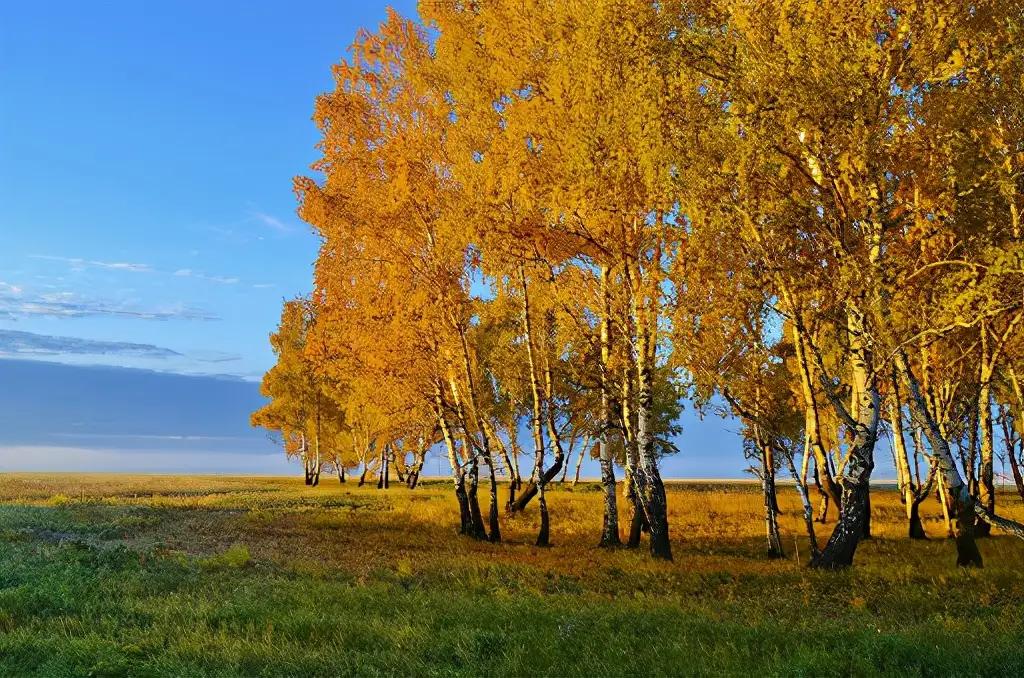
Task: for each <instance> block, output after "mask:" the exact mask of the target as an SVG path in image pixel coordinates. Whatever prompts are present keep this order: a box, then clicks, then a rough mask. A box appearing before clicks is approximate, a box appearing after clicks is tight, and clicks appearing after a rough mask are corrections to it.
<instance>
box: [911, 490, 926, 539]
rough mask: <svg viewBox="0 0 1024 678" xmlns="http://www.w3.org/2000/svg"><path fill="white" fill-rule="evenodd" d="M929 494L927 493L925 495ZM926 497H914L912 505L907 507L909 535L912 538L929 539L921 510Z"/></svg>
mask: <svg viewBox="0 0 1024 678" xmlns="http://www.w3.org/2000/svg"><path fill="white" fill-rule="evenodd" d="M925 496H927V495H925ZM923 500H924V497H921V498H920V499H913V500H911V502H910V505H909V506H908V507H907V513H908V514H909V516H908V526H909V532H910V534H909V536H910V538H911V539H927V538H928V535H927V534H925V531H924V525H922V524H921V512H920V506H921V502H922V501H923Z"/></svg>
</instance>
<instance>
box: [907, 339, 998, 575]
mask: <svg viewBox="0 0 1024 678" xmlns="http://www.w3.org/2000/svg"><path fill="white" fill-rule="evenodd" d="M895 359H896V367H897V369H898V370H899V371H900V374H901V375H902V376H903V379H904V381H905V382H906V383H907V387H908V388H909V390H910V406H911V413H912V414H913V415H914V416H915V418H916V419H917V421H918V425H919V426H920V427H921V428H922V430H923V431H924V433H925V436H927V438H928V442H929V443H930V445H931V448H932V454H933V456H934V459H935V463H936V464H937V465H938V472H940V473H941V474H942V475H941V477H940V480H941V481H943V482H942V485H943V486H944V487H945V489H946V490H947V491H948V492H949V495H950V497H951V498H952V500H953V509H954V510H953V513H954V515H955V516H956V523H957V531H956V550H957V561H956V564H957V565H960V566H962V567H981V566H982V558H981V552H980V551H978V545H977V543H976V542H975V540H974V517H975V514H974V498H973V497H972V496H971V494H970V492H969V491H968V488H967V484H966V483H964V481H963V478H961V477H960V472H959V471H957V468H956V463H955V462H954V461H953V455H952V453H951V452H950V450H949V443H948V442H946V439H945V438H944V437H943V436H942V434H941V433H940V431H939V427H938V424H937V423H936V422H935V419H934V418H933V417H932V415H931V412H930V411H929V410H928V408H927V406H926V403H925V402H924V398H923V396H922V395H921V389H920V386H919V385H918V382H917V378H916V377H915V376H914V374H913V372H912V371H911V369H910V363H909V361H908V360H907V356H906V354H905V353H904V352H903V351H902V350H901V351H898V352H897V354H896V357H895Z"/></svg>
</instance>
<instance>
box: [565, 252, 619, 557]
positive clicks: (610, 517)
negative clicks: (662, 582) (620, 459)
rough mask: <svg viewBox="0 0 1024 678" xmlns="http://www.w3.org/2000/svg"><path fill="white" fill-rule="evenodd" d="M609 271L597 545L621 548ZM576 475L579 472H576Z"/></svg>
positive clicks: (605, 273) (604, 288)
mask: <svg viewBox="0 0 1024 678" xmlns="http://www.w3.org/2000/svg"><path fill="white" fill-rule="evenodd" d="M609 281H610V272H609V270H608V267H607V266H602V267H601V305H602V311H601V365H600V368H601V369H600V379H601V384H600V387H601V413H600V415H601V422H600V426H601V433H600V435H601V438H600V440H599V441H598V456H599V457H600V465H601V491H602V493H603V495H604V519H603V521H602V525H601V543H600V545H601V546H603V547H606V548H607V547H615V546H621V545H622V540H621V539H620V538H619V507H618V500H617V497H616V494H615V463H614V461H613V460H612V450H611V446H610V445H609V444H608V438H609V436H610V435H611V432H612V430H613V428H614V423H613V420H612V411H611V379H610V378H609V376H610V375H609V373H608V372H609V369H610V367H609V362H610V361H611V349H612V341H611V315H612V311H611V291H610V289H609V288H610V285H609ZM576 475H577V476H579V469H577V474H576Z"/></svg>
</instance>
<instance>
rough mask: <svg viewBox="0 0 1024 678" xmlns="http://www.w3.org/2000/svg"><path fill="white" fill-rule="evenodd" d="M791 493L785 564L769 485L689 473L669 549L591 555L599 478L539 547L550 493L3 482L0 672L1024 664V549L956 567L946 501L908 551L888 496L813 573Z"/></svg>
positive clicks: (575, 498) (901, 670)
mask: <svg viewBox="0 0 1024 678" xmlns="http://www.w3.org/2000/svg"><path fill="white" fill-rule="evenodd" d="M503 491H504V490H503ZM780 493H781V497H780V501H781V503H782V509H783V516H782V528H783V531H784V536H785V542H784V543H785V546H786V548H787V558H786V559H784V560H774V561H773V560H768V559H767V558H766V557H765V556H764V555H763V548H764V546H763V542H764V540H763V538H762V529H763V523H762V520H761V516H762V509H761V497H760V494H759V492H758V488H757V487H756V486H754V485H741V484H733V485H727V484H674V485H670V487H669V509H670V521H671V527H672V532H673V535H672V537H673V548H674V554H675V561H674V562H671V563H666V562H654V561H652V560H651V559H650V558H649V556H648V555H647V554H646V552H645V551H625V550H623V551H613V552H606V551H603V550H600V549H597V548H594V546H593V545H594V544H595V543H596V540H597V536H598V530H599V527H600V525H599V522H600V505H601V504H600V493H599V491H598V488H597V487H596V485H593V484H581V485H579V486H577V487H576V488H570V487H568V486H565V487H555V488H554V489H553V491H551V492H550V493H549V504H550V507H551V515H552V526H551V530H552V542H553V544H554V546H553V547H551V548H548V549H539V548H536V547H534V546H533V545H532V541H533V538H534V535H535V530H536V527H537V514H536V509H535V507H534V506H531V510H528V511H527V512H526V513H525V514H523V515H518V516H515V517H506V518H505V519H504V522H503V525H502V530H503V535H504V537H505V539H506V543H502V544H487V543H479V542H474V541H472V540H470V539H467V538H462V537H458V536H457V535H456V534H455V524H456V520H457V517H458V516H457V512H456V505H455V501H454V497H453V496H452V492H451V490H450V486H449V484H447V483H441V482H440V481H438V482H431V483H428V484H427V485H426V486H423V487H421V488H419V489H417V490H415V491H411V492H410V491H409V490H407V489H406V488H404V487H402V486H396V487H392V489H390V490H388V491H378V490H376V489H375V488H371V487H365V488H356V487H355V484H354V483H348V484H346V485H339V484H338V482H337V481H336V480H334V479H325V481H324V484H323V485H321V486H320V487H316V488H307V487H305V486H303V485H302V483H301V480H300V479H293V478H243V477H171V476H126V475H88V476H80V475H52V474H49V475H42V474H14V475H0V674H3V675H18V676H20V675H32V674H36V675H47V676H65V675H66V676H81V675H95V676H101V675H107V676H120V675H167V676H171V675H173V676H187V675H294V676H312V675H332V676H333V675H381V674H387V675H391V674H402V675H481V674H502V675H533V674H544V675H569V676H572V675H580V676H583V675H619V674H633V675H666V674H675V675H678V674H686V675H688V674H717V675H722V674H727V675H738V674H756V675H762V674H803V675H815V676H817V675H851V674H852V675H867V674H875V673H892V674H901V675H907V674H910V675H954V674H956V675H1013V674H1018V675H1019V672H1020V671H1021V670H1022V667H1024V584H1022V580H1021V574H1022V571H1024V542H1021V541H1019V540H1016V539H1012V538H1010V537H1005V536H996V537H992V538H989V539H985V540H984V541H982V542H981V549H982V553H983V555H984V557H985V568H984V569H982V570H977V571H966V570H961V569H958V568H957V567H956V566H955V565H954V562H955V553H954V548H953V545H952V543H950V542H949V541H947V540H946V539H944V538H942V537H943V535H944V526H943V524H942V522H941V520H940V518H939V517H938V516H939V507H938V505H937V504H936V503H934V502H931V503H929V504H926V505H925V506H923V507H922V515H923V516H926V523H925V527H926V529H927V530H928V531H929V534H930V535H932V536H933V537H934V538H933V539H931V540H929V541H927V542H911V541H909V540H908V539H906V538H905V523H904V520H903V517H902V507H901V506H900V505H899V502H898V499H897V497H896V494H895V493H894V492H892V491H887V490H881V489H880V490H877V491H876V492H875V493H874V495H873V500H872V501H873V522H874V525H873V527H874V535H875V536H874V538H873V539H871V540H870V541H867V542H864V543H862V545H861V546H860V549H859V550H858V552H857V564H856V566H855V567H854V568H852V569H851V570H849V571H845V572H838V573H829V572H817V571H811V570H809V569H808V568H806V567H804V566H803V565H802V562H803V561H805V560H806V557H807V554H808V549H807V542H806V540H805V539H804V538H803V537H802V536H801V535H802V529H801V523H800V516H799V513H798V502H797V499H796V495H795V492H794V490H793V489H792V488H791V487H785V486H784V487H782V488H780ZM930 501H931V500H930ZM1000 501H1001V503H1002V504H1003V507H1004V512H1005V513H1006V514H1007V515H1009V516H1011V517H1015V518H1017V519H1018V520H1019V519H1022V518H1024V506H1022V505H1021V503H1020V502H1019V501H1018V500H1016V499H1015V498H1014V497H1013V496H1011V495H1010V494H1004V495H1001V497H1000ZM830 528H831V525H829V526H828V527H826V528H822V527H820V526H819V537H820V539H821V541H822V543H823V542H824V539H825V538H827V535H828V533H829V531H830ZM797 551H799V560H798V559H797V558H796V553H797Z"/></svg>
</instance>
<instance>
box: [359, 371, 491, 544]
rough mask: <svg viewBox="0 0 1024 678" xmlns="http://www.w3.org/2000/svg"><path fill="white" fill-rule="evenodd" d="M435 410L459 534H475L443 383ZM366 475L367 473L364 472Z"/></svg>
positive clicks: (436, 391)
mask: <svg viewBox="0 0 1024 678" xmlns="http://www.w3.org/2000/svg"><path fill="white" fill-rule="evenodd" d="M434 409H435V414H436V415H437V421H438V425H439V426H440V428H441V435H442V437H443V438H444V445H445V448H446V449H447V450H448V464H449V465H450V466H451V469H452V481H453V483H454V485H455V499H456V501H457V502H458V504H459V534H465V535H471V534H473V520H472V518H471V516H470V511H469V498H468V497H467V496H466V486H465V483H464V482H463V481H464V476H465V471H464V467H463V465H462V464H461V463H460V460H459V455H458V453H457V451H456V449H455V438H454V437H453V436H452V430H451V427H450V426H449V424H448V417H447V416H446V415H445V411H444V398H443V397H442V395H441V383H440V382H435V383H434ZM364 473H365V472H364Z"/></svg>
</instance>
